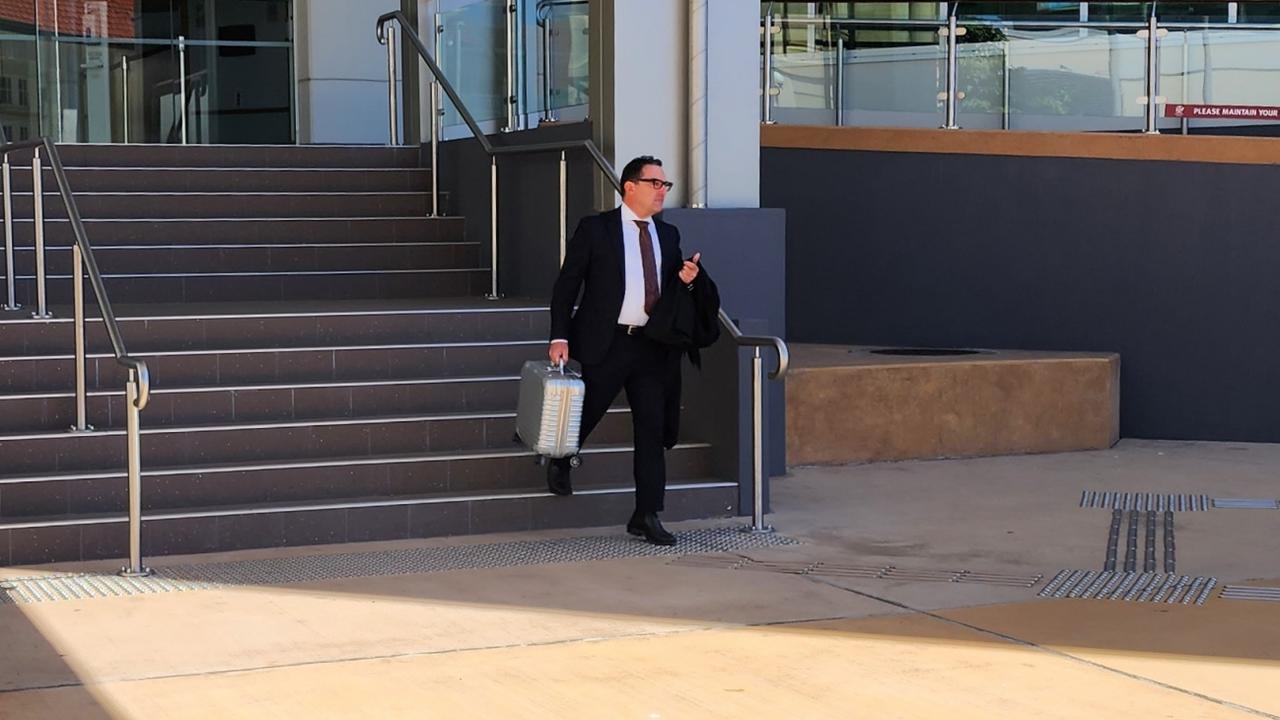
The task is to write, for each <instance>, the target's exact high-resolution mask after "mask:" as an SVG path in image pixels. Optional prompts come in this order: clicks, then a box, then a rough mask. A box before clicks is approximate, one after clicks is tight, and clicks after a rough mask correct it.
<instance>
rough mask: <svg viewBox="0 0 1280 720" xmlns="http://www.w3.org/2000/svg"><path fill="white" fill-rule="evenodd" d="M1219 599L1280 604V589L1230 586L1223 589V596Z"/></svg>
mask: <svg viewBox="0 0 1280 720" xmlns="http://www.w3.org/2000/svg"><path fill="white" fill-rule="evenodd" d="M1218 597H1220V598H1222V599H1224V600H1265V601H1269V602H1280V587H1258V586H1255V585H1228V586H1226V587H1224V588H1223V589H1222V594H1221V595H1219V596H1218Z"/></svg>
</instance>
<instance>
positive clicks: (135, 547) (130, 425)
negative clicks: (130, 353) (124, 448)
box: [120, 369, 151, 577]
mask: <svg viewBox="0 0 1280 720" xmlns="http://www.w3.org/2000/svg"><path fill="white" fill-rule="evenodd" d="M138 383H139V372H138V370H136V369H131V370H129V382H128V383H127V384H126V385H125V402H124V407H125V434H126V442H127V443H128V461H129V565H128V566H127V567H124V568H121V569H120V575H123V576H124V577H143V576H146V575H150V574H151V568H148V567H145V566H143V564H142V443H141V441H140V437H139V426H140V420H139V417H138V415H139V412H140V411H139V408H138V405H139V402H138V399H139V392H138Z"/></svg>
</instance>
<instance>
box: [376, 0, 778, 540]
mask: <svg viewBox="0 0 1280 720" xmlns="http://www.w3.org/2000/svg"><path fill="white" fill-rule="evenodd" d="M392 21H395V22H397V23H399V25H400V32H401V33H403V34H404V35H405V36H407V37H408V38H409V42H410V43H411V44H412V45H413V47H414V49H415V50H417V51H418V55H419V57H421V59H422V61H423V62H424V63H426V66H427V69H428V70H430V71H431V74H432V76H433V77H434V78H435V81H436V82H437V83H439V85H440V87H441V89H443V90H444V93H445V95H447V96H448V97H449V100H450V101H451V102H452V103H453V105H454V108H455V109H457V111H458V115H459V116H460V117H461V118H462V122H463V123H465V124H466V126H467V128H469V129H470V130H471V134H472V135H473V136H474V137H475V139H476V140H477V141H479V143H480V147H481V148H483V149H484V151H485V154H487V155H488V156H489V161H490V162H489V167H490V198H491V201H492V202H491V205H490V223H491V226H490V227H491V239H492V242H493V248H492V250H493V271H492V272H493V275H492V283H491V288H490V290H491V293H490V295H489V297H491V298H497V297H498V164H497V158H498V156H499V155H522V154H532V153H542V152H553V151H556V150H558V151H560V260H561V262H563V261H564V252H565V232H566V229H567V223H566V219H567V218H566V213H567V210H566V208H567V204H566V197H565V180H566V161H565V151H566V150H573V149H585V150H586V151H587V153H588V154H590V155H591V159H592V160H593V161H595V164H596V167H597V168H598V169H599V170H600V172H601V173H603V174H604V176H605V178H607V179H608V180H609V182H610V183H612V184H613V187H614V189H615V190H617V192H618V194H619V195H621V194H622V181H621V180H619V179H618V174H617V172H615V171H614V169H613V166H612V165H610V164H609V161H608V159H606V158H605V156H604V153H602V152H600V148H598V147H597V146H596V144H595V143H594V142H592V141H591V140H590V139H585V140H568V141H563V142H546V143H531V144H528V145H506V146H495V145H494V144H493V143H491V142H489V138H488V137H486V136H485V134H484V131H482V130H481V129H480V125H479V123H477V122H476V120H475V116H474V115H472V114H471V110H470V109H469V108H467V104H466V103H465V102H463V100H462V97H461V96H460V95H458V92H457V91H456V90H455V89H454V87H453V84H452V83H450V82H449V79H448V78H447V77H445V75H444V72H443V71H441V70H440V66H439V65H438V64H437V63H436V61H435V58H433V57H432V56H431V53H430V52H429V51H428V50H427V48H426V46H425V45H424V44H423V43H422V38H420V37H418V33H417V32H416V31H415V30H414V29H413V24H412V23H411V22H410V21H409V18H408V17H407V16H406V15H405V14H404V13H403V12H401V11H399V10H394V11H392V12H389V13H386V14H385V15H382V16H381V17H379V18H378V23H377V37H378V43H379V44H383V45H388V48H389V52H388V54H387V57H388V61H387V70H388V80H389V82H388V88H389V93H390V99H389V102H388V107H389V108H390V109H391V110H392V115H391V122H390V124H391V140H392V144H393V145H394V144H395V140H396V137H395V128H396V117H395V114H394V109H395V107H396V102H395V92H396V83H395V78H396V73H395V53H394V52H391V51H390V49H392V48H394V45H390V44H388V43H393V42H394V41H392V40H391V37H390V35H389V34H388V33H387V31H386V28H387V25H388V24H389V23H391V22H392ZM432 127H435V124H434V123H433V124H432ZM432 172H433V173H434V172H435V168H432ZM719 317H720V323H721V324H722V325H724V327H725V328H726V329H727V330H728V331H729V335H730V336H731V337H732V338H733V341H734V342H735V343H736V344H737V345H738V346H739V347H751V348H753V350H754V357H753V358H752V444H753V445H752V451H753V466H752V480H753V486H754V493H755V495H754V503H753V508H752V524H751V525H750V526H749V527H747V528H746V530H747V531H749V532H754V533H767V532H773V528H771V527H769V526H767V525H765V524H764V462H763V459H764V457H763V456H764V437H763V436H764V427H763V425H764V419H763V415H764V408H763V406H764V397H763V396H764V374H763V366H762V358H761V356H760V348H762V347H772V348H773V349H774V351H775V352H776V353H777V355H778V365H777V367H776V368H775V369H774V370H773V372H771V373H769V379H770V380H780V379H782V378H783V377H784V376H785V375H786V374H787V369H788V368H789V367H790V363H791V361H790V358H791V354H790V352H789V351H788V350H787V343H786V342H785V341H784V340H783V339H782V338H780V337H774V336H771V335H744V334H743V333H742V330H741V329H740V328H739V327H738V325H737V323H735V322H734V321H733V318H731V317H729V314H728V313H726V312H725V311H724V308H721V309H720V315H719Z"/></svg>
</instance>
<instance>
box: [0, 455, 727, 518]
mask: <svg viewBox="0 0 1280 720" xmlns="http://www.w3.org/2000/svg"><path fill="white" fill-rule="evenodd" d="M708 447H709V446H707V445H705V444H702V443H688V444H681V445H677V446H675V447H674V448H672V449H671V450H669V451H668V452H667V478H668V482H672V483H675V482H680V481H682V480H686V479H689V478H695V477H706V476H708V475H709V474H710V468H711V456H710V453H709V452H708ZM582 456H583V464H582V466H581V467H579V468H578V469H577V470H575V471H574V473H573V484H574V488H575V491H577V490H586V489H590V488H595V487H599V486H601V485H608V484H611V483H614V484H616V483H619V482H623V481H628V480H629V479H630V478H631V477H632V452H631V447H630V445H629V444H627V445H593V444H590V443H589V444H588V446H587V447H586V448H584V449H583V451H582ZM535 461H536V456H535V455H534V454H533V453H532V452H530V451H529V450H527V449H525V448H523V447H518V446H515V445H514V444H512V445H511V446H509V449H487V450H471V451H435V452H421V451H420V452H416V453H406V454H384V455H358V456H334V457H319V458H310V457H309V458H293V459H290V458H285V459H274V460H263V461H246V462H238V463H224V464H200V465H175V466H168V467H163V466H147V465H144V466H143V470H142V485H143V490H142V504H143V509H144V510H145V511H152V510H157V509H174V508H196V507H202V506H206V505H238V504H252V503H272V502H313V501H317V500H340V499H350V498H353V497H367V496H378V497H385V498H394V497H397V496H406V495H407V496H416V495H423V494H430V493H445V492H455V493H457V492H468V493H490V492H512V491H517V490H529V489H534V490H538V489H541V488H545V487H546V484H545V483H546V469H545V467H544V466H542V465H539V464H538V463H537V462H535ZM125 507H126V479H125V474H124V470H123V469H121V468H119V467H117V468H110V469H98V470H77V471H65V472H57V473H44V474H28V475H12V476H7V477H5V478H3V479H0V527H2V526H3V525H4V524H5V523H9V522H17V521H18V519H19V518H29V517H36V516H43V515H65V514H71V515H81V514H93V513H106V512H121V511H123V510H124V509H125Z"/></svg>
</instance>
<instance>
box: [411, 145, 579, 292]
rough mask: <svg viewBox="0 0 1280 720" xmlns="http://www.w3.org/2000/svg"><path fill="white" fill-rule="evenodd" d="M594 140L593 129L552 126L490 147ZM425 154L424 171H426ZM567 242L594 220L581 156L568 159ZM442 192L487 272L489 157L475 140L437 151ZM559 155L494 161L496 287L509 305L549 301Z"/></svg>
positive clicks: (556, 260) (556, 245) (555, 258)
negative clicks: (587, 219)
mask: <svg viewBox="0 0 1280 720" xmlns="http://www.w3.org/2000/svg"><path fill="white" fill-rule="evenodd" d="M590 137H591V125H590V123H572V124H566V125H553V126H548V127H545V128H537V129H535V130H527V131H524V132H519V133H512V134H509V135H491V136H489V139H490V141H491V142H493V143H494V144H495V145H509V144H510V145H529V144H536V143H546V142H559V141H564V140H586V139H589V138H590ZM429 152H430V149H429V148H424V152H423V166H424V167H426V166H429V164H430V155H429ZM567 160H568V164H569V168H568V182H567V184H566V187H567V197H568V208H569V212H568V217H569V227H568V231H567V232H568V233H569V235H572V234H573V229H574V228H575V227H576V226H577V224H578V219H579V218H581V217H582V216H583V215H585V214H587V213H589V212H592V195H591V194H592V186H591V182H592V173H595V172H596V170H595V164H594V163H592V161H591V158H590V156H589V155H587V153H586V152H585V151H583V150H573V151H570V152H569V153H568V155H567ZM440 187H441V189H442V190H446V191H448V192H449V193H450V207H449V208H448V212H449V214H451V215H458V216H462V217H465V218H467V230H466V237H467V240H469V241H472V242H480V243H483V245H484V259H483V262H484V265H485V266H486V267H487V266H488V265H489V256H490V250H489V248H490V247H491V245H492V243H491V238H490V232H489V228H490V223H489V216H490V207H489V198H490V191H489V188H490V180H489V156H488V155H486V154H485V153H484V150H483V149H482V148H481V147H480V143H478V142H476V141H475V140H474V139H471V138H467V139H464V140H451V141H449V142H446V143H442V144H441V146H440ZM559 232H560V154H559V153H556V152H548V153H537V154H530V155H518V156H503V157H501V158H499V160H498V283H499V291H500V292H501V293H502V294H503V295H507V296H511V297H545V296H549V295H550V294H551V284H552V283H554V282H555V275H556V272H557V271H558V270H559V268H560V240H559Z"/></svg>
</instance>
